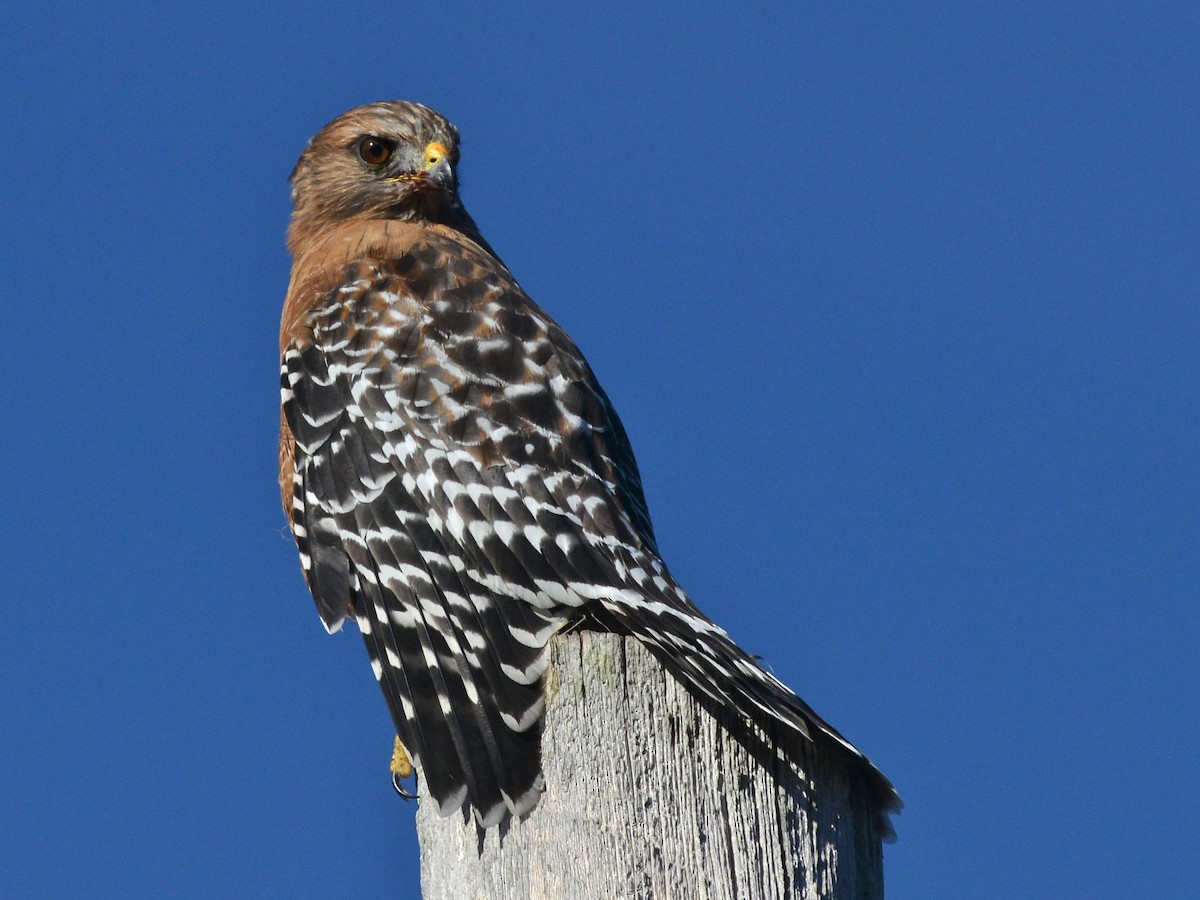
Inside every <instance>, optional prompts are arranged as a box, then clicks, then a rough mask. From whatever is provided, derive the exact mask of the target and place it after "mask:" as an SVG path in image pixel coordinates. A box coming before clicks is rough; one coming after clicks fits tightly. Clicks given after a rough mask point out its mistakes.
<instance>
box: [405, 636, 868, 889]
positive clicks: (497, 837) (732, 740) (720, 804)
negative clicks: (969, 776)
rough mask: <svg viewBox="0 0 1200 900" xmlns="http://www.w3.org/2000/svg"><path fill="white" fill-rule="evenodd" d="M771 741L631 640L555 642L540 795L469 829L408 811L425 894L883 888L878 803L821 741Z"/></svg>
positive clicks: (425, 801) (461, 821) (431, 808)
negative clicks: (519, 814) (495, 821)
mask: <svg viewBox="0 0 1200 900" xmlns="http://www.w3.org/2000/svg"><path fill="white" fill-rule="evenodd" d="M769 740H770V739H769V736H767V735H765V734H764V733H763V732H761V731H758V730H756V729H754V728H752V727H750V726H748V725H746V724H745V723H744V722H743V720H741V719H740V718H738V717H736V716H733V715H731V714H728V713H726V712H724V711H722V710H715V711H714V710H712V709H711V708H710V705H707V704H706V705H701V704H700V703H698V702H697V701H696V700H695V699H694V698H693V697H692V696H691V695H690V694H689V693H688V692H687V691H686V690H684V688H683V687H682V686H681V685H680V684H679V683H678V682H677V681H676V680H675V679H674V678H672V677H671V676H670V675H669V674H667V672H666V671H665V670H664V669H663V668H662V666H661V664H660V663H659V662H658V661H657V660H656V659H655V658H654V657H653V656H652V655H651V654H650V653H649V651H647V650H646V649H645V648H644V647H643V646H642V645H641V644H640V643H638V641H636V640H634V639H632V638H623V637H620V636H617V635H611V634H600V633H595V632H586V631H583V632H576V633H572V634H569V635H564V636H559V637H557V638H555V640H554V644H553V646H552V647H551V662H550V667H549V669H548V671H547V675H546V719H545V729H544V732H543V739H542V765H543V769H544V772H545V776H546V793H545V794H544V795H543V796H542V799H541V801H540V802H539V803H538V805H537V807H536V808H535V809H534V810H533V812H532V813H530V814H529V815H528V816H527V817H525V818H524V819H523V820H521V821H512V820H509V821H507V822H505V823H502V824H501V825H500V826H497V827H494V828H491V829H488V830H487V831H480V830H479V829H478V828H477V827H476V825H475V823H474V821H472V820H469V819H467V818H466V817H464V816H459V815H453V816H450V817H447V818H443V817H442V816H441V815H439V814H438V811H437V806H436V804H434V803H433V802H432V801H431V800H430V799H429V797H428V794H426V793H425V792H424V790H423V785H422V790H421V796H420V805H419V807H418V810H417V831H418V835H419V838H420V842H421V886H422V891H423V893H424V896H425V898H427V900H443V898H444V900H463V898H475V897H489V898H500V900H506V898H511V900H517V898H520V900H525V898H545V900H557V898H562V900H592V898H596V900H618V898H630V900H633V898H678V900H708V898H712V900H754V898H764V900H778V898H797V900H799V898H806V900H807V898H822V900H825V898H838V900H842V898H855V900H859V898H861V900H881V898H882V897H883V852H882V847H881V835H880V832H879V825H878V818H877V813H876V811H875V810H874V809H873V808H872V804H871V801H870V799H869V798H868V797H867V796H866V795H865V792H864V791H863V790H862V787H861V784H860V783H859V782H858V781H857V780H856V778H855V775H854V773H852V772H851V771H850V769H849V768H848V766H847V759H846V754H845V753H843V752H841V751H840V749H839V748H838V747H837V746H836V745H834V744H833V743H832V742H830V741H819V742H817V743H809V742H807V741H804V742H802V743H803V746H800V747H798V748H792V757H793V758H794V759H796V760H797V762H788V761H787V760H786V759H784V757H783V755H782V754H781V753H780V752H779V750H778V749H777V748H776V747H775V746H774V745H772V744H771V743H770V742H769Z"/></svg>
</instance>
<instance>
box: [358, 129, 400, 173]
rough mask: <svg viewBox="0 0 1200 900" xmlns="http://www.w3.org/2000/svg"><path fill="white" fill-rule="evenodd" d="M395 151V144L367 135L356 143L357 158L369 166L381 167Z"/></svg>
mask: <svg viewBox="0 0 1200 900" xmlns="http://www.w3.org/2000/svg"><path fill="white" fill-rule="evenodd" d="M395 150H396V142H395V141H389V140H387V139H386V138H381V137H375V136H374V135H373V134H369V135H367V136H366V137H365V138H363V139H362V140H361V141H359V142H358V158H359V159H361V160H362V161H363V162H365V163H366V164H367V165H369V166H382V165H383V164H384V163H385V162H387V161H388V160H389V159H391V158H392V153H394V152H395Z"/></svg>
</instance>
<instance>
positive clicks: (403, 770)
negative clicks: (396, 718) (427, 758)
mask: <svg viewBox="0 0 1200 900" xmlns="http://www.w3.org/2000/svg"><path fill="white" fill-rule="evenodd" d="M392 774H393V775H395V776H396V777H398V778H407V777H408V776H409V775H411V774H412V763H411V762H409V761H408V754H407V753H405V752H404V745H403V744H402V743H400V738H396V746H395V747H394V748H393V749H392Z"/></svg>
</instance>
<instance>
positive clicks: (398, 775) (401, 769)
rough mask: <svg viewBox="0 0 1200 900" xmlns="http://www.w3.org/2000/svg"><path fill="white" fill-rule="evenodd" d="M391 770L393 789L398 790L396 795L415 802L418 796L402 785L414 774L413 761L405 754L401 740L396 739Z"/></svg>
mask: <svg viewBox="0 0 1200 900" xmlns="http://www.w3.org/2000/svg"><path fill="white" fill-rule="evenodd" d="M391 769H392V787H394V788H395V789H396V793H397V794H399V795H400V796H401V797H403V798H404V799H405V800H415V799H416V796H417V795H416V794H414V793H413V792H412V791H410V790H408V789H407V788H405V787H404V785H402V784H401V783H400V782H401V781H403V780H404V779H405V778H408V777H409V776H410V775H412V773H413V767H412V761H411V760H409V758H408V754H407V753H405V752H404V745H403V744H402V743H400V738H396V744H395V746H394V747H393V748H392V765H391Z"/></svg>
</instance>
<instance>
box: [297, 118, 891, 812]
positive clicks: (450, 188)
mask: <svg viewBox="0 0 1200 900" xmlns="http://www.w3.org/2000/svg"><path fill="white" fill-rule="evenodd" d="M458 146H459V140H458V132H457V131H456V130H455V128H454V126H452V125H451V124H450V123H449V122H448V121H447V120H446V119H445V118H443V117H442V116H441V115H439V114H438V113H436V112H434V111H433V110H431V109H429V108H427V107H425V106H421V105H419V104H416V103H404V102H386V103H373V104H370V105H367V106H362V107H359V108H357V109H353V110H351V111H350V112H348V113H346V114H345V115H343V116H341V117H339V118H337V119H335V120H334V121H333V122H331V123H330V124H329V125H327V126H325V128H323V129H322V130H321V131H320V133H318V134H317V135H316V137H314V138H313V139H312V141H311V142H310V143H309V145H308V147H307V148H306V149H305V150H304V152H303V153H302V154H301V156H300V159H299V162H298V163H297V164H296V168H295V170H294V171H293V172H292V176H291V185H292V199H293V203H294V207H295V209H294V213H293V216H292V221H291V226H290V228H289V230H288V249H289V250H290V251H291V253H292V256H293V259H294V264H293V267H292V274H291V282H290V284H289V286H288V292H287V298H286V300H285V303H284V308H283V317H282V327H281V333H280V341H279V348H280V356H281V370H280V378H281V395H282V427H281V439H280V453H279V480H280V486H281V489H282V494H283V503H284V508H285V511H286V513H287V516H288V520H289V522H290V524H291V529H292V533H293V535H294V536H295V539H296V545H297V547H298V549H299V553H300V562H301V566H302V568H303V571H304V576H305V579H306V580H307V583H308V587H309V588H310V590H311V591H312V595H313V598H314V599H315V600H316V604H317V611H318V612H319V614H320V617H321V620H322V622H324V624H325V627H326V628H327V629H328V630H329V631H331V632H332V631H335V630H337V629H338V628H340V627H341V625H342V623H343V622H344V620H345V619H347V618H349V617H352V618H353V619H354V621H355V622H357V624H358V627H359V629H360V630H361V632H362V636H363V640H364V641H365V642H366V646H367V652H368V654H369V655H370V659H371V667H372V669H373V670H374V673H375V677H376V679H377V680H378V681H379V684H380V686H381V688H382V689H383V693H384V696H385V697H386V699H387V704H388V707H389V709H390V710H391V714H392V719H393V721H394V723H395V727H396V732H397V734H398V736H399V739H400V741H401V742H402V744H403V747H404V748H405V749H406V750H407V751H408V755H409V756H410V757H411V759H412V761H413V762H414V763H415V764H416V766H417V767H418V769H419V771H420V773H421V776H422V778H423V779H424V782H425V784H426V786H427V788H428V790H429V793H430V794H431V796H432V797H433V798H434V799H435V800H436V801H437V802H438V804H439V805H440V808H441V811H442V813H443V814H447V815H448V814H450V813H451V812H453V811H455V810H460V809H462V808H463V807H464V804H466V805H469V807H470V808H471V809H472V810H473V811H474V815H475V817H476V819H477V821H478V823H479V824H480V825H481V826H483V827H487V826H490V825H493V824H495V823H497V822H499V821H501V820H502V819H504V818H505V817H506V816H509V815H513V816H519V815H522V814H524V813H525V812H527V811H528V810H530V809H531V808H532V807H533V806H534V805H535V804H536V803H537V800H538V797H539V795H540V794H541V792H542V790H543V779H542V775H541V766H540V746H539V745H540V721H541V718H542V712H543V707H544V699H543V692H542V674H543V672H544V671H545V668H546V664H547V646H548V642H549V640H550V638H551V637H552V636H554V635H555V634H556V633H558V632H560V631H562V630H564V629H565V628H567V627H568V626H571V625H573V624H574V623H577V622H580V621H586V623H587V624H588V625H589V627H593V628H601V629H607V630H612V631H616V632H620V633H623V634H628V635H632V636H633V637H635V638H636V639H638V640H639V641H642V642H643V643H644V644H646V645H647V646H648V647H649V648H650V649H651V650H652V651H653V652H654V653H655V654H656V656H658V658H659V659H660V660H662V662H663V663H664V665H665V666H666V667H667V668H668V669H669V670H670V671H671V672H672V673H673V674H674V675H675V677H677V678H678V679H680V680H681V681H682V682H683V683H684V684H685V685H686V686H688V687H689V689H691V690H693V691H695V692H698V693H699V694H701V695H703V696H705V697H707V698H710V699H711V700H713V701H716V702H717V703H719V704H722V705H724V706H727V707H731V708H733V709H735V710H737V711H738V712H739V713H741V714H742V715H743V716H745V717H746V718H748V719H751V720H754V721H757V722H760V723H766V724H768V725H778V726H782V727H783V728H784V729H787V730H789V731H791V732H795V733H796V734H799V735H804V736H805V737H810V736H811V735H812V734H813V732H814V731H816V732H820V733H823V734H825V735H827V736H828V737H829V738H831V739H833V740H834V741H836V742H837V743H839V744H840V745H842V746H843V747H844V748H846V750H847V751H848V752H849V753H851V754H853V756H854V757H855V758H856V759H857V760H858V763H857V764H858V765H861V767H863V769H864V770H865V771H866V772H867V773H868V778H869V779H870V782H871V784H872V785H873V788H874V790H875V791H876V793H877V797H878V800H879V803H880V809H881V810H884V811H886V810H890V809H893V808H896V807H897V806H898V799H897V797H896V794H895V792H894V790H893V788H892V786H891V784H890V783H889V782H888V781H887V779H886V778H885V777H884V776H883V775H882V774H881V773H879V772H878V770H876V769H875V768H874V767H872V766H871V765H870V763H869V762H868V761H867V760H866V758H865V757H863V756H862V754H861V753H860V752H859V751H858V750H857V749H855V748H854V747H853V746H852V745H851V744H850V743H849V742H847V741H846V740H845V739H844V738H843V737H841V735H839V734H838V733H837V732H836V731H835V730H834V729H833V728H832V727H831V726H830V725H828V724H827V723H825V722H824V721H823V720H822V719H821V718H820V717H819V716H817V714H816V713H814V712H813V711H812V709H811V708H809V706H808V705H807V704H806V703H805V702H804V701H803V700H801V699H800V698H799V697H798V696H797V695H796V694H794V693H793V692H792V691H791V690H790V689H788V688H787V687H786V686H785V685H783V684H782V683H781V682H780V681H778V680H777V679H775V678H774V677H773V676H772V675H770V674H769V673H768V672H766V671H765V670H764V669H763V668H762V667H761V666H760V665H759V664H758V663H757V662H755V661H754V660H753V659H752V658H751V657H750V656H749V655H748V654H746V653H745V652H744V651H742V650H741V649H740V648H739V647H738V646H736V645H735V644H734V643H733V642H732V641H731V640H730V638H729V636H728V635H727V634H726V633H725V632H724V631H723V630H722V629H721V628H719V627H718V626H717V625H715V624H714V623H713V622H712V621H711V620H709V619H708V618H707V617H706V616H705V615H704V614H703V613H701V612H700V610H699V609H697V608H696V606H695V605H694V604H693V603H692V601H691V600H690V599H689V598H688V595H687V594H686V593H684V591H683V590H682V589H681V588H680V587H679V585H678V584H676V582H675V580H674V579H673V578H672V577H671V574H670V572H669V571H668V570H667V567H666V565H665V563H664V562H663V561H662V558H661V556H660V555H659V552H658V545H657V543H656V541H655V537H654V529H653V527H652V526H651V524H650V514H649V512H648V510H647V508H646V501H645V499H644V497H643V493H642V482H641V478H640V476H639V474H638V467H637V463H636V462H635V460H634V456H633V450H632V449H631V447H630V444H629V440H628V438H627V437H626V434H625V429H624V428H623V427H622V425H621V420H620V419H619V418H618V417H617V414H616V411H615V410H614V409H613V407H612V404H611V403H610V402H609V399H608V397H607V396H606V395H605V393H604V390H603V389H602V388H601V387H600V385H599V383H598V382H597V380H596V378H595V376H594V375H593V374H592V371H591V369H590V368H589V366H588V364H587V362H586V361H585V359H584V357H583V354H582V353H580V351H579V349H578V348H577V347H576V346H575V344H574V343H573V342H572V340H571V339H570V338H569V337H568V336H567V334H566V333H565V332H564V331H563V330H562V329H561V328H560V327H559V326H558V324H557V323H555V321H554V320H553V319H552V318H550V316H549V315H547V314H546V313H545V312H544V311H543V310H542V309H541V307H539V306H538V305H537V304H536V303H534V301H533V300H531V299H530V298H529V296H528V295H527V294H526V293H525V292H524V291H523V290H522V289H521V286H520V285H519V284H518V283H517V281H516V279H515V278H514V277H513V276H512V273H510V272H509V270H508V269H507V268H506V267H505V265H504V263H502V262H501V261H500V259H499V257H498V256H497V255H496V253H495V252H494V251H493V250H492V248H491V246H490V245H489V244H488V242H487V241H486V240H485V239H484V238H483V236H482V235H481V234H480V232H479V228H478V227H477V226H476V224H475V222H474V221H473V220H472V218H471V216H470V215H468V214H467V211H466V209H464V208H463V205H462V202H461V200H460V199H459V195H458V189H457V174H458V160H459V150H458Z"/></svg>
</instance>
